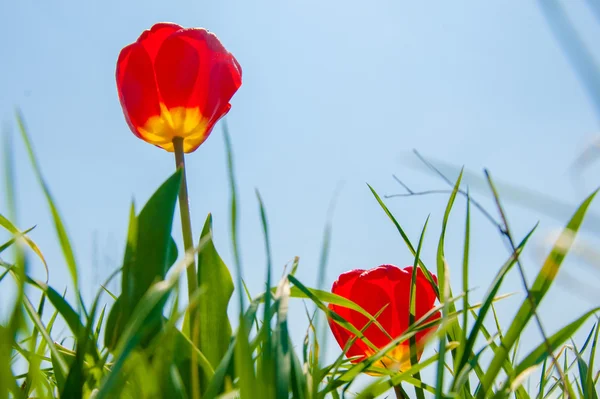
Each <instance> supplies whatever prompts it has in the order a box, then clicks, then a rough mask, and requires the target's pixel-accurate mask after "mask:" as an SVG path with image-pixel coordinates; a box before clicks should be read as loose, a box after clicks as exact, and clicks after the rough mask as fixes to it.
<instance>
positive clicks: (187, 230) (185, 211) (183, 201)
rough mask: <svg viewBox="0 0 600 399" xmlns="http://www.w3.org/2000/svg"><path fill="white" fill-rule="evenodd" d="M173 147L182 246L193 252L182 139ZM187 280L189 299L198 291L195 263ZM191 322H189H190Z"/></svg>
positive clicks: (189, 269) (189, 270)
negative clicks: (178, 171)
mask: <svg viewBox="0 0 600 399" xmlns="http://www.w3.org/2000/svg"><path fill="white" fill-rule="evenodd" d="M173 147H174V148H175V166H176V167H177V168H181V170H182V178H181V187H180V188H179V212H180V214H181V230H182V233H183V246H184V248H185V251H186V252H188V251H193V250H194V238H193V236H192V222H191V216H190V201H189V198H188V190H187V178H186V173H185V157H184V154H183V139H182V138H181V137H175V138H174V139H173ZM187 280H188V295H189V299H190V300H191V299H192V296H193V295H194V293H195V292H196V289H198V277H197V275H196V261H195V260H192V262H191V264H190V266H189V267H188V268H187ZM190 321H191V320H190Z"/></svg>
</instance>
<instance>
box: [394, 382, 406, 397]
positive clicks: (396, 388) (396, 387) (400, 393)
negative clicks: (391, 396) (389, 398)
mask: <svg viewBox="0 0 600 399" xmlns="http://www.w3.org/2000/svg"><path fill="white" fill-rule="evenodd" d="M394 392H395V393H396V398H398V399H408V396H407V395H406V394H405V393H404V389H402V386H400V384H398V385H394Z"/></svg>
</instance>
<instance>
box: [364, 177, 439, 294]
mask: <svg viewBox="0 0 600 399" xmlns="http://www.w3.org/2000/svg"><path fill="white" fill-rule="evenodd" d="M367 186H369V189H370V190H371V193H372V194H373V196H374V197H375V199H376V200H377V202H378V203H379V206H381V209H383V211H384V212H385V214H386V215H387V217H388V218H389V219H390V220H391V221H392V223H394V226H396V229H397V230H398V232H399V233H400V235H401V236H402V239H403V240H404V243H405V244H406V246H407V247H408V249H409V250H410V252H411V253H412V254H413V256H414V255H416V253H417V252H416V251H415V247H414V246H413V245H412V243H411V242H410V239H409V238H408V235H406V233H405V232H404V229H403V228H402V227H401V226H400V223H398V221H397V220H396V218H395V217H394V215H392V212H390V210H389V209H388V207H387V205H385V203H384V202H383V200H382V199H381V197H380V196H379V194H377V192H376V191H375V189H374V188H373V187H371V186H370V185H368V184H367ZM416 266H417V265H415V267H416ZM419 266H421V268H423V272H424V273H425V276H426V277H427V279H428V280H429V283H430V284H431V286H432V287H433V289H434V291H435V294H436V296H437V297H438V298H439V297H440V291H439V289H438V285H437V284H436V283H435V281H433V277H432V276H431V273H430V272H429V269H427V267H426V266H425V265H424V264H423V262H422V261H419Z"/></svg>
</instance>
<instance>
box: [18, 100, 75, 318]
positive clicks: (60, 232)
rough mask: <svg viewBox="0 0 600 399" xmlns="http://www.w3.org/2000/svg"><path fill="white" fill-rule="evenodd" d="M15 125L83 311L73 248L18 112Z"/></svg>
mask: <svg viewBox="0 0 600 399" xmlns="http://www.w3.org/2000/svg"><path fill="white" fill-rule="evenodd" d="M17 124H18V126H19V130H20V132H21V137H22V138H23V142H24V143H25V147H26V148H27V153H28V154H29V159H30V161H31V165H32V167H33V170H34V172H35V175H36V177H37V180H38V183H39V184H40V186H41V187H42V190H43V191H44V196H45V197H46V202H47V203H48V207H49V208H50V213H51V214H52V220H53V222H54V228H55V230H56V235H57V236H58V241H59V243H60V246H61V248H62V252H63V256H64V258H65V262H66V264H67V268H68V270H69V273H70V274H71V279H72V280H73V285H74V287H75V292H76V293H78V298H77V299H78V306H80V307H81V309H82V310H85V308H84V307H83V302H82V300H81V296H80V294H79V292H80V291H79V277H78V274H77V262H76V261H75V254H74V252H73V248H72V246H71V241H70V240H69V236H68V234H67V230H66V228H65V226H64V223H63V221H62V218H61V217H60V214H59V212H58V208H57V207H56V204H55V202H54V199H53V198H52V195H51V194H50V189H49V188H48V185H47V184H46V181H45V180H44V178H43V176H42V170H41V168H40V165H39V164H38V161H37V158H36V156H35V153H34V152H33V146H32V144H31V140H30V139H29V135H28V133H27V129H26V128H25V121H24V120H23V117H22V115H21V114H20V112H17Z"/></svg>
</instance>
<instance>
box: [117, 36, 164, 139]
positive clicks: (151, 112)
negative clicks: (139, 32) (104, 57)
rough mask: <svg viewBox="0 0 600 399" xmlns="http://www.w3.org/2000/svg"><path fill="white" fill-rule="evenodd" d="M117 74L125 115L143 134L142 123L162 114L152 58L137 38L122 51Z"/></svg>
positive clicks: (132, 127) (129, 122)
mask: <svg viewBox="0 0 600 399" xmlns="http://www.w3.org/2000/svg"><path fill="white" fill-rule="evenodd" d="M116 78H117V90H118V92H119V100H120V101H121V106H122V108H123V112H124V114H125V119H126V120H127V123H128V124H129V126H130V128H131V130H132V131H133V132H134V133H135V134H136V135H137V136H138V137H142V138H143V134H142V133H141V131H140V129H141V127H143V126H144V125H145V124H146V122H147V121H148V119H150V118H151V117H153V116H156V115H160V105H159V97H158V91H157V88H156V81H155V79H154V70H153V68H152V62H151V60H150V57H149V56H148V53H147V52H146V50H145V49H144V47H143V46H142V45H140V44H139V43H137V42H136V43H133V44H131V45H129V46H127V47H125V48H124V49H123V50H122V51H121V53H120V55H119V59H118V61H117V70H116Z"/></svg>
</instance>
